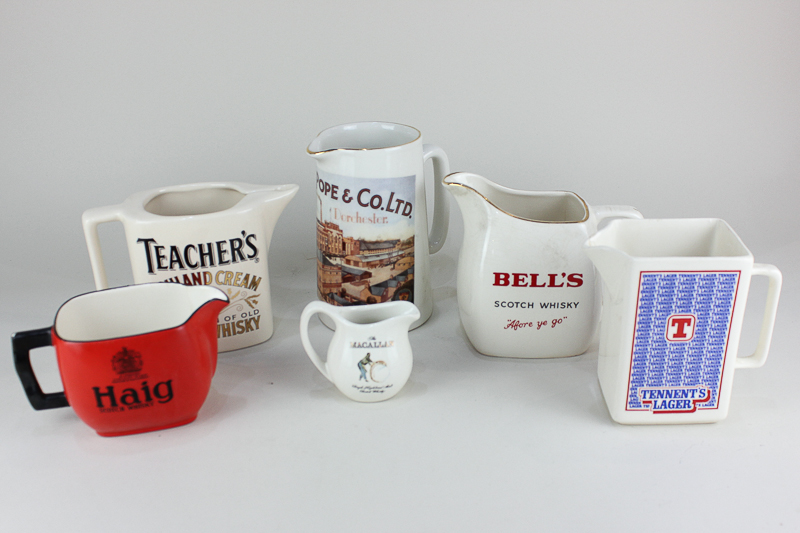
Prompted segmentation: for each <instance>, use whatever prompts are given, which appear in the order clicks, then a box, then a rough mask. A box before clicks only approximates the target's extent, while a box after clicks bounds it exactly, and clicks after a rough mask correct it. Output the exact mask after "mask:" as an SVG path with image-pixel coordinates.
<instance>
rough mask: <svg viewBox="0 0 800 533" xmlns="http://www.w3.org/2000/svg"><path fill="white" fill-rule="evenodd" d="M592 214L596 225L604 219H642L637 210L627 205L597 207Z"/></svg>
mask: <svg viewBox="0 0 800 533" xmlns="http://www.w3.org/2000/svg"><path fill="white" fill-rule="evenodd" d="M594 213H595V216H596V217H597V223H598V224H599V223H600V221H602V220H604V219H606V218H644V217H643V216H642V214H641V213H640V212H639V210H638V209H636V208H635V207H631V206H629V205H598V206H597V207H595V208H594Z"/></svg>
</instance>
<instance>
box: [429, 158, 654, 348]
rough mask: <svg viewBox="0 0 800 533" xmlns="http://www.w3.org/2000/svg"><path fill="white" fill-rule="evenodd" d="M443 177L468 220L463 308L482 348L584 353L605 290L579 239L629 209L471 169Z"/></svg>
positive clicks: (461, 276) (460, 285)
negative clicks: (511, 184) (507, 182)
mask: <svg viewBox="0 0 800 533" xmlns="http://www.w3.org/2000/svg"><path fill="white" fill-rule="evenodd" d="M444 184H445V186H446V187H447V188H448V190H449V191H450V192H451V193H452V194H453V196H454V197H455V199H456V201H457V202H458V205H459V207H460V208H461V214H462V216H463V218H464V242H463V244H462V246H461V252H460V254H459V258H458V280H457V290H458V310H459V313H460V315H461V324H462V325H463V326H464V330H465V331H466V333H467V336H468V337H469V340H470V342H471V343H472V345H473V346H474V347H475V349H476V350H478V351H479V352H481V353H483V354H485V355H493V356H500V357H521V358H541V357H567V356H571V355H577V354H580V353H583V352H585V351H586V349H587V348H588V347H589V343H590V342H591V340H592V337H593V335H594V332H595V329H596V326H597V322H598V318H599V303H600V302H599V287H598V285H597V284H596V283H595V274H594V268H592V263H591V262H590V261H589V258H588V257H586V254H585V253H584V252H583V250H582V248H581V247H582V245H583V243H584V241H586V239H587V238H588V237H589V236H591V235H593V234H594V233H595V231H596V230H597V224H598V223H599V222H600V221H601V220H603V219H604V218H608V217H632V218H641V216H642V215H641V214H640V213H639V212H638V211H637V210H636V209H634V208H633V207H628V206H599V207H589V206H588V205H586V202H584V201H583V199H582V198H581V197H580V196H578V195H577V194H575V193H571V192H563V191H519V190H515V189H509V188H507V187H503V186H501V185H498V184H496V183H493V182H491V181H489V180H488V179H486V178H484V177H481V176H478V175H477V174H470V173H466V172H458V173H455V174H451V175H449V176H447V177H446V178H445V179H444Z"/></svg>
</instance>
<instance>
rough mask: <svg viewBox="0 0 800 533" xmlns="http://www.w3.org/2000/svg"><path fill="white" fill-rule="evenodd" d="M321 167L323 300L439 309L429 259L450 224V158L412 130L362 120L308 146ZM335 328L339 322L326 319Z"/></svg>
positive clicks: (424, 313)
mask: <svg viewBox="0 0 800 533" xmlns="http://www.w3.org/2000/svg"><path fill="white" fill-rule="evenodd" d="M307 151H308V154H309V155H311V156H312V157H313V158H314V159H315V160H316V162H317V180H316V189H317V295H318V297H319V299H320V300H322V301H326V302H328V303H330V304H333V305H343V306H347V305H360V304H365V303H367V304H371V303H380V302H386V301H391V300H407V301H411V302H413V303H414V304H415V305H416V306H417V307H418V308H419V310H420V318H419V320H417V321H416V322H415V323H414V324H413V325H412V328H415V327H417V326H419V325H421V324H422V323H424V322H425V321H426V320H427V319H428V317H430V315H431V312H432V311H433V296H432V291H431V282H430V259H429V255H430V254H433V253H435V252H437V251H438V250H439V249H440V248H441V247H442V244H444V240H445V236H446V234H447V226H448V223H449V210H448V204H447V201H448V199H447V195H445V194H444V189H443V187H442V184H441V180H442V178H443V177H444V176H445V175H447V173H448V172H449V170H448V162H447V156H446V155H445V153H444V152H443V151H442V149H441V148H438V147H436V146H433V145H430V144H422V134H421V133H420V132H419V131H418V130H416V129H415V128H412V127H410V126H403V125H401V124H391V123H387V122H359V123H355V124H344V125H342V126H336V127H333V128H329V129H327V130H325V131H323V132H322V133H320V134H319V135H318V136H317V138H316V139H314V140H313V141H312V142H311V144H309V146H308V149H307ZM428 159H431V160H432V161H433V170H434V184H435V185H434V209H433V223H432V226H431V230H430V233H429V232H428V217H427V212H428V211H427V207H426V198H425V179H424V173H423V164H424V162H425V161H427V160H428ZM320 318H322V320H323V322H325V324H326V325H327V326H328V327H332V323H330V321H328V320H327V319H326V318H325V317H324V316H322V317H320Z"/></svg>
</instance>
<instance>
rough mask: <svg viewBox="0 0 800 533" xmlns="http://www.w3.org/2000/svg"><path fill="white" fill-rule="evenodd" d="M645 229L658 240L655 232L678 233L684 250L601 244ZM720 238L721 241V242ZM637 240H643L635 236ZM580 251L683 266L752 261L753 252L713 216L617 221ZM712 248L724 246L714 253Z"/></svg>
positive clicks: (634, 243)
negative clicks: (602, 251) (607, 251)
mask: <svg viewBox="0 0 800 533" xmlns="http://www.w3.org/2000/svg"><path fill="white" fill-rule="evenodd" d="M637 228H638V229H639V230H640V231H641V230H648V231H651V232H652V235H651V239H656V240H658V241H661V240H662V239H660V238H659V237H663V235H658V233H659V232H661V233H662V234H663V233H668V232H673V233H674V232H677V231H680V234H681V236H682V241H681V243H680V245H681V246H683V247H684V248H679V247H678V244H675V243H669V244H664V245H663V246H662V248H665V249H666V250H665V251H661V249H659V250H654V249H648V248H647V247H644V246H642V245H641V244H640V242H638V241H637V242H627V241H626V242H624V243H622V244H616V245H615V244H613V243H609V242H604V241H605V240H607V239H610V238H612V237H613V236H615V235H619V234H620V233H621V232H623V231H628V230H631V229H637ZM723 239H724V240H723ZM639 240H640V241H641V240H644V238H643V237H639ZM583 246H584V248H586V249H589V248H595V249H610V250H615V251H617V252H619V253H621V254H623V255H625V256H626V257H629V258H630V259H632V260H635V261H651V260H658V261H662V260H669V261H680V262H684V263H688V262H695V261H704V262H705V261H718V260H721V259H730V260H736V261H738V260H741V259H748V258H749V259H752V258H753V253H752V252H751V251H750V249H749V248H748V247H747V245H746V244H745V243H744V241H743V240H742V238H741V237H740V236H739V234H738V233H736V231H735V230H734V229H733V227H731V225H730V224H728V222H727V221H726V220H724V219H721V218H716V217H691V218H647V219H636V220H634V219H617V220H612V221H611V222H610V223H609V224H608V225H607V226H606V227H604V228H602V229H601V230H599V231H598V232H597V233H595V234H594V235H592V236H591V237H590V238H588V239H587V240H586V242H584V245H583ZM715 246H720V247H722V246H724V247H725V248H724V249H722V250H717V249H716V248H715Z"/></svg>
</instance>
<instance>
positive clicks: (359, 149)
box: [306, 120, 422, 155]
mask: <svg viewBox="0 0 800 533" xmlns="http://www.w3.org/2000/svg"><path fill="white" fill-rule="evenodd" d="M353 124H392V125H394V126H403V127H404V128H411V129H412V130H414V131H416V132H417V136H416V138H414V139H413V140H411V141H409V142H407V143H403V144H394V145H392V146H383V147H381V148H331V149H330V150H318V151H316V152H312V151H311V150H309V147H310V146H311V144H312V143H313V142H314V141H311V142H310V143H309V144H308V146H306V152H307V153H308V154H310V155H316V154H327V153H328V152H338V151H340V150H341V151H346V152H369V151H372V150H388V149H390V148H398V147H400V146H406V145H409V144H412V143H415V142H417V141H418V140H420V138H421V137H422V132H421V131H419V130H418V129H417V128H415V127H414V126H409V125H408V124H400V123H399V122H382V121H378V120H375V121H369V122H348V123H347V124H339V125H337V126H331V127H330V128H325V129H324V130H322V131H321V132H319V133H317V136H316V137H315V138H314V140H316V139H318V138H319V136H320V135H322V134H323V133H325V132H326V131H328V130H332V129H336V128H341V127H342V126H350V125H353Z"/></svg>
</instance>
